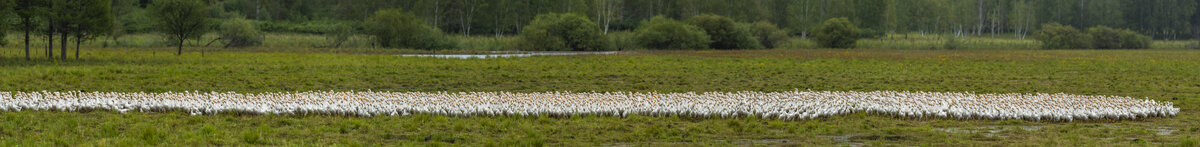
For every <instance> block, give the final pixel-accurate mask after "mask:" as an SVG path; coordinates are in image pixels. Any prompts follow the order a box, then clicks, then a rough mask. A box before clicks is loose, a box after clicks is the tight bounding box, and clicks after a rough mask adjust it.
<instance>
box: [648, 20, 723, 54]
mask: <svg viewBox="0 0 1200 147" xmlns="http://www.w3.org/2000/svg"><path fill="white" fill-rule="evenodd" d="M633 38H634V40H636V42H637V43H638V44H641V45H642V47H646V48H651V49H706V48H708V45H709V44H711V43H712V40H711V39H709V36H708V34H706V33H704V29H702V28H700V27H697V26H694V25H691V24H688V23H683V22H680V21H676V20H673V19H670V18H666V17H663V16H657V17H654V18H650V20H649V21H645V22H642V25H641V26H639V27H638V29H637V32H636V34H635V35H634V37H633Z"/></svg>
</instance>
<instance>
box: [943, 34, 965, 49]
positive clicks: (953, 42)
mask: <svg viewBox="0 0 1200 147" xmlns="http://www.w3.org/2000/svg"><path fill="white" fill-rule="evenodd" d="M962 48H963V42H962V40H961V38H958V37H950V39H946V41H945V42H942V49H948V50H952V49H962Z"/></svg>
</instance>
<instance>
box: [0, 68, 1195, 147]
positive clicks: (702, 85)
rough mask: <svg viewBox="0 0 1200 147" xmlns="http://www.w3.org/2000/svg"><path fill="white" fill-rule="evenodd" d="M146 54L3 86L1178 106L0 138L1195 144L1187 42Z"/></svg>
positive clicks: (141, 118) (82, 124)
mask: <svg viewBox="0 0 1200 147" xmlns="http://www.w3.org/2000/svg"><path fill="white" fill-rule="evenodd" d="M5 50H15V49H12V48H6V49H5ZM151 50H155V49H152V48H144V49H85V50H83V54H85V55H84V56H83V59H80V60H70V61H57V62H53V61H23V60H18V59H17V58H18V55H17V53H16V52H7V53H5V54H3V55H2V56H0V58H5V60H3V66H0V68H2V69H3V70H0V75H4V76H3V77H2V78H0V90H4V91H13V92H38V91H42V90H47V91H60V92H65V91H80V90H83V91H89V92H92V91H101V92H150V93H162V92H169V91H235V92H239V93H269V92H300V91H330V90H332V91H350V90H356V91H361V90H364V89H371V90H374V91H400V92H408V91H411V92H439V91H446V92H450V93H457V92H500V91H508V92H516V93H538V92H552V91H573V92H599V93H603V92H662V93H670V92H692V91H696V92H701V93H702V92H737V91H761V92H786V91H793V90H796V89H812V90H816V91H879V90H883V91H928V92H974V93H978V94H1004V93H1066V94H1073V95H1116V96H1127V97H1133V98H1137V99H1142V98H1148V99H1150V100H1154V101H1158V102H1161V103H1166V102H1170V103H1173V107H1175V108H1179V113H1178V115H1176V116H1175V117H1167V118H1162V117H1152V118H1145V119H1139V120H1126V121H1088V122H1080V121H1074V122H1058V121H1028V120H987V119H971V120H955V119H918V118H909V117H897V116H889V115H880V114H871V113H849V114H845V115H838V116H830V117H819V118H815V119H801V120H790V121H788V120H780V119H762V118H760V117H738V118H720V117H719V116H717V117H711V118H698V117H683V116H678V115H668V116H653V117H648V116H645V115H628V116H625V117H618V116H608V115H582V116H566V117H550V116H547V115H539V116H479V117H453V116H444V115H431V114H414V115H410V116H395V117H392V116H385V117H354V116H345V115H255V114H236V113H222V114H215V115H209V116H201V117H196V116H190V114H189V113H188V112H187V111H166V112H154V111H147V112H137V111H130V112H128V113H124V114H122V113H119V112H117V111H107V110H100V111H86V112H63V111H57V110H43V111H37V110H34V111H21V112H0V118H3V120H4V121H3V122H0V125H2V126H0V137H3V138H5V139H3V140H5V141H4V142H0V143H2V144H7V145H51V144H76V143H81V144H97V145H98V144H125V145H172V144H185V145H247V144H255V145H326V144H342V145H374V144H412V145H431V144H466V145H498V146H506V145H595V146H605V145H685V144H708V145H755V144H758V145H789V144H790V145H885V144H903V145H933V146H937V145H952V144H962V143H973V144H979V145H985V146H986V145H1044V146H1064V145H1089V144H1090V145H1117V146H1149V145H1155V146H1157V145H1167V146H1171V145H1182V146H1187V145H1191V144H1194V143H1195V142H1196V140H1197V139H1200V137H1198V136H1200V127H1197V126H1195V125H1194V124H1195V122H1198V121H1200V115H1196V114H1197V111H1196V110H1197V108H1200V102H1198V101H1197V98H1198V97H1200V92H1197V91H1200V84H1196V83H1200V78H1196V77H1200V72H1197V70H1196V69H1200V58H1196V57H1200V52H1194V51H1190V50H1050V51H1046V50H969V51H945V50H747V51H712V50H709V51H637V52H636V53H632V54H618V55H580V56H536V57H527V58H493V59H441V58H419V57H402V56H399V55H397V54H385V53H362V54H329V53H324V52H320V51H297V52H239V51H220V52H209V53H206V54H205V55H203V56H201V55H200V54H197V53H189V54H184V55H183V56H174V55H170V54H167V53H166V52H165V51H161V52H157V53H156V52H152V51H151ZM163 50H165V49H163ZM35 57H36V56H35ZM35 60H39V59H35ZM43 60H44V59H43ZM17 132H20V133H17ZM511 136H518V137H517V138H513V137H511ZM332 138H338V139H332ZM593 143H597V144H593Z"/></svg>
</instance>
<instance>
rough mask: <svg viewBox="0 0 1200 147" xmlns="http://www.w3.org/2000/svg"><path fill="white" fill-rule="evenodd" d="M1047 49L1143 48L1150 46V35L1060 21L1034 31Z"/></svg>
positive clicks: (1035, 36)
mask: <svg viewBox="0 0 1200 147" xmlns="http://www.w3.org/2000/svg"><path fill="white" fill-rule="evenodd" d="M1033 37H1034V39H1036V40H1038V41H1040V42H1042V48H1045V49H1093V48H1094V49H1143V48H1149V47H1150V37H1148V36H1145V35H1141V34H1138V33H1137V32H1134V31H1132V30H1128V29H1113V28H1109V27H1106V26H1095V27H1091V28H1088V29H1087V32H1083V31H1080V30H1078V29H1075V27H1071V26H1067V25H1062V24H1058V23H1048V24H1043V25H1042V29H1040V30H1038V31H1036V32H1034V33H1033Z"/></svg>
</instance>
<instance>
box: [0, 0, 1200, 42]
mask: <svg viewBox="0 0 1200 147" xmlns="http://www.w3.org/2000/svg"><path fill="white" fill-rule="evenodd" d="M9 1H17V2H20V1H24V0H9ZM34 1H39V0H34ZM42 1H45V0H42ZM51 1H52V0H51ZM110 1H111V2H110V3H111V7H112V9H111V12H112V15H114V16H115V18H116V23H115V24H118V26H116V27H115V28H118V29H119V30H120V31H122V32H125V33H137V32H150V31H155V30H154V29H153V27H152V26H153V23H150V22H151V21H150V20H152V19H153V15H154V14H155V13H153V12H152V10H150V8H151V7H152V6H153V5H154V3H158V2H160V1H157V0H110ZM197 1H202V2H203V3H205V4H206V5H208V6H209V8H211V9H207V10H205V12H206V13H208V15H209V16H211V17H214V18H217V19H229V18H234V17H238V18H245V19H249V20H252V22H255V23H254V24H255V25H256V27H259V28H261V29H263V30H267V31H297V32H305V33H326V32H327V31H329V30H334V28H337V27H339V26H337V25H333V24H340V23H349V24H352V26H354V27H356V28H361V27H363V26H362V24H361V23H359V22H361V20H365V19H367V18H368V17H370V16H372V15H373V14H374V13H375V12H376V11H378V10H384V9H393V8H398V9H402V10H406V11H408V12H411V13H413V15H414V16H416V17H417V18H419V19H422V20H423V21H424V23H426V24H427V25H430V26H432V27H433V28H438V29H440V30H443V31H445V32H447V33H453V34H463V35H496V36H501V35H513V34H517V33H519V32H521V31H523V29H524V27H523V26H526V25H528V24H527V23H529V22H531V21H532V20H533V19H535V17H536V16H537V15H539V14H546V13H575V14H580V15H583V16H587V17H588V18H589V19H591V20H592V21H593V22H596V25H597V27H599V28H601V30H602V31H601V33H602V34H606V33H608V32H612V31H616V30H626V31H628V30H634V29H636V28H637V27H638V26H640V25H641V22H643V21H646V20H650V19H651V18H653V17H655V16H663V17H666V18H671V19H677V20H682V19H688V18H692V17H693V16H696V15H701V14H715V15H721V16H726V17H729V18H731V19H733V20H735V21H739V22H758V21H765V22H769V23H772V24H777V25H778V26H779V27H781V28H785V29H789V30H794V31H793V32H792V33H793V35H796V36H809V34H811V33H812V32H811V30H812V29H813V28H815V27H816V26H818V25H820V23H821V22H823V21H824V20H828V19H831V18H842V17H844V18H847V19H849V20H850V21H851V22H853V23H854V24H855V25H857V26H860V27H862V28H863V33H865V34H868V35H875V36H878V35H879V34H884V33H909V32H915V33H955V34H961V35H967V34H971V35H983V34H1012V35H1016V36H1017V37H1024V36H1025V35H1028V34H1032V33H1031V32H1032V30H1037V29H1039V27H1040V25H1039V24H1045V23H1051V22H1058V23H1062V24H1064V25H1068V26H1073V27H1077V28H1083V27H1090V26H1098V25H1104V26H1110V27H1114V28H1128V29H1131V30H1134V31H1137V32H1140V33H1143V34H1147V35H1149V36H1151V37H1154V38H1160V39H1182V38H1188V37H1190V36H1200V15H1195V14H1197V13H1200V9H1196V8H1197V7H1198V6H1200V5H1198V3H1200V0H285V1H280V0H197ZM35 3H36V2H35ZM0 17H7V18H17V16H12V15H10V16H0Z"/></svg>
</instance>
